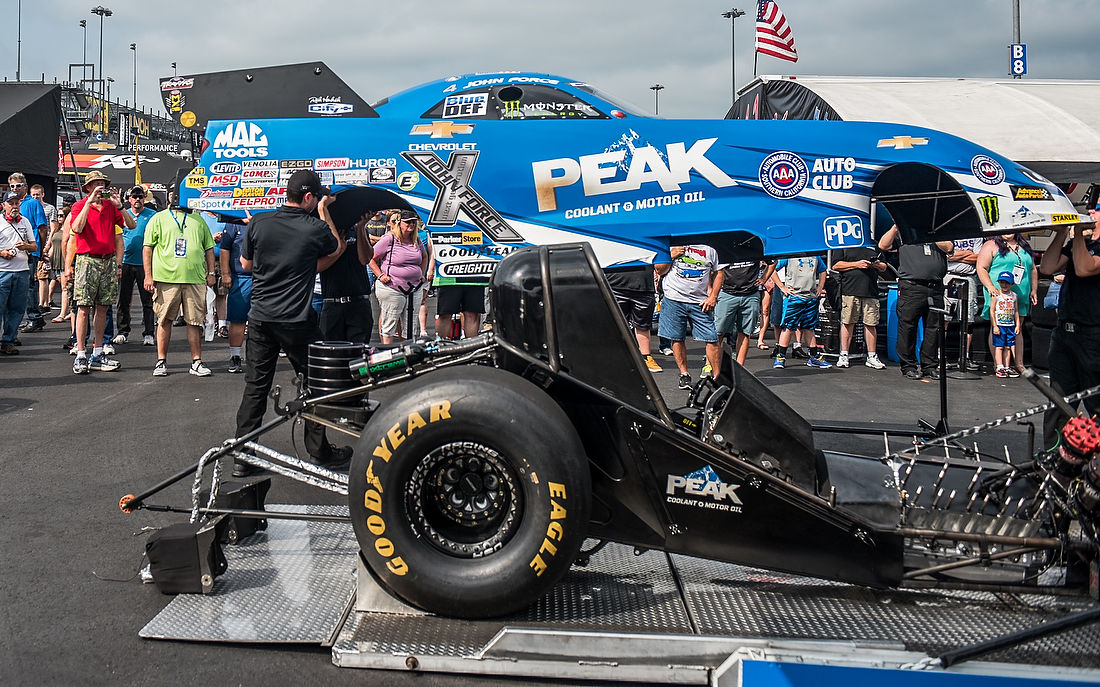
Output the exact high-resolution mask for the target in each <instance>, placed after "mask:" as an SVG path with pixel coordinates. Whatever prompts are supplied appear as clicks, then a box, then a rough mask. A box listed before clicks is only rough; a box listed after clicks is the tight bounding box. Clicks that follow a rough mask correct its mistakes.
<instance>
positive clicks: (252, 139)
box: [213, 122, 267, 159]
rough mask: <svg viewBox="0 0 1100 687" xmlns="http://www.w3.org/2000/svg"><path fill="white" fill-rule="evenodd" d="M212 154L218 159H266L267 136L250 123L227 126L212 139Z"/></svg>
mask: <svg viewBox="0 0 1100 687" xmlns="http://www.w3.org/2000/svg"><path fill="white" fill-rule="evenodd" d="M213 152H214V157H216V158H218V159H221V158H245V157H267V136H266V135H265V134H264V131H263V129H261V128H260V127H259V126H257V125H256V124H253V123H251V122H237V123H236V124H229V125H227V126H226V127H225V128H224V129H222V130H221V131H219V132H218V135H217V136H215V137H214V145H213Z"/></svg>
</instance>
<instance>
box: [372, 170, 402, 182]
mask: <svg viewBox="0 0 1100 687" xmlns="http://www.w3.org/2000/svg"><path fill="white" fill-rule="evenodd" d="M396 180H397V168H396V167H389V166H387V167H371V168H370V170H369V175H368V182H367V183H371V184H392V183H394V182H395V181H396Z"/></svg>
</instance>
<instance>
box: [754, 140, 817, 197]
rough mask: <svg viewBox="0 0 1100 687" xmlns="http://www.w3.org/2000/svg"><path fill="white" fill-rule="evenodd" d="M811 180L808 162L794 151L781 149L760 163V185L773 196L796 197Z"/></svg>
mask: <svg viewBox="0 0 1100 687" xmlns="http://www.w3.org/2000/svg"><path fill="white" fill-rule="evenodd" d="M809 180H810V170H809V168H808V167H807V166H806V162H805V161H804V160H803V159H802V158H800V157H798V156H797V155H795V154H794V153H791V152H787V151H785V150H781V151H778V152H775V153H772V154H771V155H768V156H767V157H766V158H764V161H763V162H761V163H760V186H761V187H762V188H763V189H764V192H765V193H767V194H768V195H769V196H771V197H773V198H779V199H780V200H787V199H789V198H794V197H795V196H797V195H798V194H799V193H802V189H804V188H806V184H807V183H808V182H809Z"/></svg>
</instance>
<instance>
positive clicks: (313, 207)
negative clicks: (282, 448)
mask: <svg viewBox="0 0 1100 687" xmlns="http://www.w3.org/2000/svg"><path fill="white" fill-rule="evenodd" d="M332 203H333V197H332V196H331V195H330V194H329V192H328V189H326V188H324V187H323V186H321V179H320V178H319V177H318V176H317V174H316V173H315V172H313V171H312V170H298V171H297V172H295V173H294V174H292V175H291V176H290V179H289V180H288V181H287V188H286V203H284V204H283V206H282V207H280V208H279V209H278V210H276V211H275V212H265V213H263V214H261V215H258V216H256V217H253V218H252V220H251V221H250V222H249V223H248V228H247V229H246V230H245V237H244V241H243V243H242V244H241V267H243V268H244V269H245V270H250V271H251V272H252V304H251V308H250V310H249V314H248V335H247V339H246V340H245V357H246V359H247V360H246V366H245V378H244V383H245V386H244V395H243V397H242V398H241V405H240V408H239V409H238V410H237V434H236V436H244V435H245V434H248V433H249V432H251V431H253V430H255V429H257V428H258V427H259V426H260V424H261V423H262V422H263V417H264V413H265V412H266V411H267V395H268V392H269V391H271V385H272V383H273V382H274V381H275V367H276V364H277V363H278V362H279V351H280V350H283V351H285V352H286V357H287V360H289V361H290V364H291V366H292V367H293V368H294V371H295V372H296V373H300V374H305V372H306V366H307V363H308V350H309V344H310V343H311V342H313V341H316V340H317V339H319V338H320V331H319V329H318V327H317V314H316V313H315V312H314V310H313V306H312V300H313V282H314V277H315V275H316V274H317V272H320V271H324V270H326V269H328V267H329V266H330V265H332V264H333V263H334V262H336V260H337V259H338V258H339V257H340V256H341V255H342V254H343V252H344V250H345V249H346V248H347V244H346V243H345V242H344V239H343V237H342V235H341V234H340V232H338V231H337V230H336V226H335V225H334V224H333V222H332V217H331V216H330V215H329V210H328V208H329V206H330V205H332ZM314 211H316V212H317V214H318V215H319V216H320V219H318V218H317V217H315V216H313V213H314ZM306 450H307V451H309V454H310V456H312V457H313V460H314V461H316V462H317V463H318V464H319V465H323V466H325V467H329V468H332V469H340V468H343V467H346V466H347V464H348V461H349V460H350V458H351V449H350V448H348V447H345V448H337V447H335V446H333V445H332V444H329V443H328V440H327V439H326V438H325V431H324V428H323V427H321V426H320V425H318V424H316V423H312V422H308V421H307V422H306ZM256 472H259V471H258V470H257V469H256V468H254V467H252V466H250V465H248V464H247V463H237V465H236V467H235V468H234V470H233V476H234V477H247V476H249V475H252V474H255V473H256Z"/></svg>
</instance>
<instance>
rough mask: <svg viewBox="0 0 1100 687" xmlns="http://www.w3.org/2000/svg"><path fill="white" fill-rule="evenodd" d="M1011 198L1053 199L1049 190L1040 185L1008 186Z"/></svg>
mask: <svg viewBox="0 0 1100 687" xmlns="http://www.w3.org/2000/svg"><path fill="white" fill-rule="evenodd" d="M1009 188H1010V189H1012V200H1054V196H1052V195H1051V194H1050V191H1048V190H1047V189H1045V188H1043V187H1042V186H1009Z"/></svg>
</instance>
